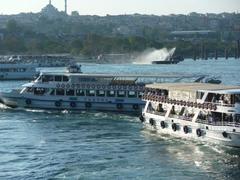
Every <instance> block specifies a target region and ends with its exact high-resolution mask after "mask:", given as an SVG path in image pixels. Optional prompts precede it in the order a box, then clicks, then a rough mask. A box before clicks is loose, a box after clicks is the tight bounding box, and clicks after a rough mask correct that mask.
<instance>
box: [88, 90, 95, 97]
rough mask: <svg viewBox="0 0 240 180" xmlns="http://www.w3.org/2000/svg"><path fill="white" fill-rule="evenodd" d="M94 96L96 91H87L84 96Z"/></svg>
mask: <svg viewBox="0 0 240 180" xmlns="http://www.w3.org/2000/svg"><path fill="white" fill-rule="evenodd" d="M91 92H94V93H91ZM95 94H96V91H95V90H94V89H88V90H86V96H91V97H93V96H95Z"/></svg>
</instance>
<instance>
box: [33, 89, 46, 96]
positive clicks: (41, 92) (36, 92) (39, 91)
mask: <svg viewBox="0 0 240 180" xmlns="http://www.w3.org/2000/svg"><path fill="white" fill-rule="evenodd" d="M45 93H47V88H42V87H35V88H33V94H34V95H36V96H43V95H44V94H45Z"/></svg>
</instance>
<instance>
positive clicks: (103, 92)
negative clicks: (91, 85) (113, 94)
mask: <svg viewBox="0 0 240 180" xmlns="http://www.w3.org/2000/svg"><path fill="white" fill-rule="evenodd" d="M97 96H100V97H104V96H105V91H103V90H97Z"/></svg>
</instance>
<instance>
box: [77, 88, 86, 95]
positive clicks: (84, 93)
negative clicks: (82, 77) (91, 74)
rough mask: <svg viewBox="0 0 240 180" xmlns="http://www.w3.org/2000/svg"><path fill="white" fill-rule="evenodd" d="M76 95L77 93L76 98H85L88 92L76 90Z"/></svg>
mask: <svg viewBox="0 0 240 180" xmlns="http://www.w3.org/2000/svg"><path fill="white" fill-rule="evenodd" d="M78 91H79V92H78ZM80 92H82V93H80ZM75 93H76V96H85V95H86V91H85V90H83V89H76V92H75Z"/></svg>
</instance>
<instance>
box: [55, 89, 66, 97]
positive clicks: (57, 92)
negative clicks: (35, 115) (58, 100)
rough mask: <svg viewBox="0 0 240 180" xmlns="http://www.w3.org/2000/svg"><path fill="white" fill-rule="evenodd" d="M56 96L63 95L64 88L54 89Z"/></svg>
mask: <svg viewBox="0 0 240 180" xmlns="http://www.w3.org/2000/svg"><path fill="white" fill-rule="evenodd" d="M56 95H57V96H64V89H56Z"/></svg>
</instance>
